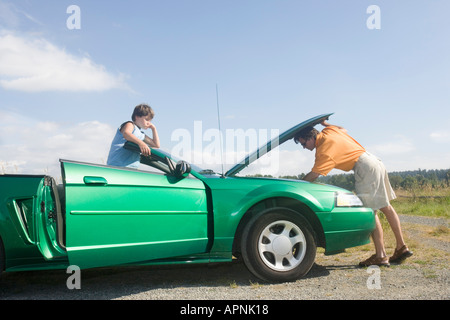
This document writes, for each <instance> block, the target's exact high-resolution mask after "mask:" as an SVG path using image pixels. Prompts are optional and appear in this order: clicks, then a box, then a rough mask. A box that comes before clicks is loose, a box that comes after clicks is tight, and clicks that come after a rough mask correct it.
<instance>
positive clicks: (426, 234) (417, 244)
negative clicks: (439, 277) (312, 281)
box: [318, 188, 450, 278]
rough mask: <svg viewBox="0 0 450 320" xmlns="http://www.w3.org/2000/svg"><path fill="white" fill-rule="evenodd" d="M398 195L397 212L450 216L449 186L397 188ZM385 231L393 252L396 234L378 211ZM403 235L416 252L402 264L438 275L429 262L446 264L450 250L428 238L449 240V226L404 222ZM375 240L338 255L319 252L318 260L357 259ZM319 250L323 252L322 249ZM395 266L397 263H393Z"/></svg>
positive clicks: (388, 248) (371, 250) (369, 251)
mask: <svg viewBox="0 0 450 320" xmlns="http://www.w3.org/2000/svg"><path fill="white" fill-rule="evenodd" d="M396 194H397V196H398V198H397V199H396V200H394V201H392V203H391V204H392V205H393V207H394V208H395V210H396V211H397V213H398V214H406V215H416V216H425V217H434V218H447V219H448V218H450V188H441V189H438V190H426V189H422V190H414V192H413V191H404V190H396ZM378 216H379V217H380V221H381V225H382V227H383V233H384V243H385V248H386V252H387V254H388V255H389V256H390V255H392V254H393V252H394V249H395V246H396V243H395V237H394V234H393V232H392V230H391V228H390V225H389V223H388V221H387V219H386V217H385V216H384V214H382V213H381V212H379V213H378ZM402 229H403V236H404V238H405V241H406V243H407V245H408V247H409V248H410V249H411V250H412V251H413V252H414V256H413V257H411V258H410V259H408V260H407V263H405V264H402V265H400V266H398V267H400V268H415V267H418V268H421V269H422V268H424V276H425V277H427V278H433V277H435V274H434V271H429V270H428V269H426V268H425V267H426V266H428V267H429V266H433V267H437V268H447V266H448V262H449V257H450V254H448V253H447V252H444V251H442V250H439V249H438V248H434V247H432V246H431V247H430V246H429V245H426V244H425V243H424V241H426V240H431V241H433V240H436V241H442V242H444V243H449V244H450V232H449V228H448V227H447V226H444V225H440V226H435V227H432V226H426V225H419V224H408V223H404V224H402ZM374 252H375V251H374V246H373V243H370V244H367V245H364V246H359V247H355V248H349V249H347V250H346V252H345V253H342V254H339V255H335V256H328V257H326V256H323V255H320V256H319V261H327V262H328V263H333V261H334V262H338V263H345V262H347V261H349V263H350V264H351V263H355V262H357V261H361V260H363V259H366V258H368V257H369V256H370V255H371V254H372V253H374ZM318 253H323V251H322V250H321V249H319V250H318ZM393 267H395V266H393Z"/></svg>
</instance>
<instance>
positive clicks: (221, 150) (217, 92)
mask: <svg viewBox="0 0 450 320" xmlns="http://www.w3.org/2000/svg"><path fill="white" fill-rule="evenodd" d="M216 105H217V122H218V124H219V137H220V157H221V165H222V174H221V175H220V176H221V177H222V178H224V177H225V176H224V172H223V146H222V130H221V129H220V109H219V86H218V85H217V83H216Z"/></svg>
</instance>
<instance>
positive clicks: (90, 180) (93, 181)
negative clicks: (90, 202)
mask: <svg viewBox="0 0 450 320" xmlns="http://www.w3.org/2000/svg"><path fill="white" fill-rule="evenodd" d="M83 181H84V183H85V184H89V185H100V186H104V185H106V184H108V181H106V179H105V178H103V177H92V176H86V177H84V178H83Z"/></svg>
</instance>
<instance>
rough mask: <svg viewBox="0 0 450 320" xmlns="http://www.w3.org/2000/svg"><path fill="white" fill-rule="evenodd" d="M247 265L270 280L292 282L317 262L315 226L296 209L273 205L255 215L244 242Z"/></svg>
mask: <svg viewBox="0 0 450 320" xmlns="http://www.w3.org/2000/svg"><path fill="white" fill-rule="evenodd" d="M241 250H242V257H243V260H244V263H245V265H246V266H247V268H248V269H249V271H250V272H252V273H253V274H254V275H255V276H257V277H258V278H260V279H262V280H264V281H267V282H290V281H296V280H297V279H299V278H302V277H303V276H305V275H306V274H307V273H308V272H309V270H310V269H311V267H312V266H313V264H314V260H315V258H316V250H317V245H316V242H315V239H314V233H313V229H312V228H311V225H310V224H309V223H308V221H307V220H306V219H305V218H304V217H303V216H301V215H300V214H299V213H297V212H296V211H293V210H291V209H287V208H271V209H268V210H265V211H263V212H261V213H260V214H258V215H257V216H255V217H253V218H252V219H251V220H250V222H249V223H248V224H247V226H246V227H245V228H244V231H243V236H242V242H241Z"/></svg>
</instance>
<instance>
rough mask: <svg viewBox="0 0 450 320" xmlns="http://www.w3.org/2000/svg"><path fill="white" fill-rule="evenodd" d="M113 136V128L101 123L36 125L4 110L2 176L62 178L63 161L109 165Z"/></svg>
mask: <svg viewBox="0 0 450 320" xmlns="http://www.w3.org/2000/svg"><path fill="white" fill-rule="evenodd" d="M113 135H114V129H113V128H112V127H111V126H109V125H108V124H104V123H101V122H98V121H88V122H82V123H75V124H61V123H54V122H36V121H35V120H34V119H31V118H27V117H25V116H22V115H19V114H15V113H11V112H5V111H1V110H0V137H1V140H0V174H2V173H27V174H44V173H45V174H49V175H50V176H53V177H54V178H56V179H60V166H59V159H71V160H77V161H86V162H93V163H100V164H105V163H106V160H107V156H108V152H109V147H110V144H111V141H112V138H113ZM59 181H60V180H59Z"/></svg>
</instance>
